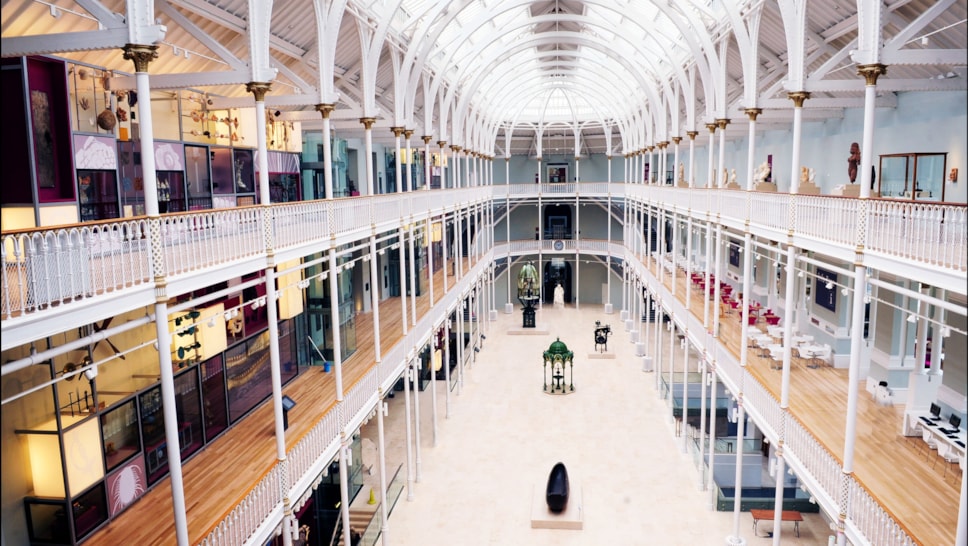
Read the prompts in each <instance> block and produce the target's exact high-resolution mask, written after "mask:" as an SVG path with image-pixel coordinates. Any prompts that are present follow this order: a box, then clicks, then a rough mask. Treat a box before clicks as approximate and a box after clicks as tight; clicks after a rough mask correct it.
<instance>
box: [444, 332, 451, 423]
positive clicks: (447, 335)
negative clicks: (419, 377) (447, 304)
mask: <svg viewBox="0 0 968 546" xmlns="http://www.w3.org/2000/svg"><path fill="white" fill-rule="evenodd" d="M450 327H451V320H450V315H447V318H446V319H444V363H443V366H444V383H445V385H444V419H450V351H451V350H452V349H451V348H450Z"/></svg>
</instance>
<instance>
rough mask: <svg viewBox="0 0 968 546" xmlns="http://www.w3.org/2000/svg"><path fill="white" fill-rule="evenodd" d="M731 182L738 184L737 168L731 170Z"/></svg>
mask: <svg viewBox="0 0 968 546" xmlns="http://www.w3.org/2000/svg"><path fill="white" fill-rule="evenodd" d="M729 183H730V184H736V183H737V182H736V169H733V170H732V171H730V172H729Z"/></svg>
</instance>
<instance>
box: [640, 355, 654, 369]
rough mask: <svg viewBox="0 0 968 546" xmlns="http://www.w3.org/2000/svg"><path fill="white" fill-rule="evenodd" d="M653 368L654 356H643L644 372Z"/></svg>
mask: <svg viewBox="0 0 968 546" xmlns="http://www.w3.org/2000/svg"><path fill="white" fill-rule="evenodd" d="M652 369H653V368H652V357H651V356H643V357H642V371H643V372H651V371H652Z"/></svg>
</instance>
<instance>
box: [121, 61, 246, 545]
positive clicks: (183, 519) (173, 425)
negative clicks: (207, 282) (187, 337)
mask: <svg viewBox="0 0 968 546" xmlns="http://www.w3.org/2000/svg"><path fill="white" fill-rule="evenodd" d="M157 57H158V46H155V45H138V44H128V45H127V46H125V47H124V58H125V59H127V60H129V61H132V62H133V63H134V66H135V84H136V86H137V88H138V93H139V94H140V95H141V96H142V97H146V98H147V97H150V96H151V85H150V83H149V76H148V64H149V63H150V62H151V61H153V60H154V59H156V58H157ZM143 110H144V112H141V114H142V116H141V138H142V140H141V149H142V150H154V148H155V139H154V128H153V125H152V116H151V109H150V108H144V109H143ZM263 134H264V133H263ZM141 162H142V163H141V166H142V172H143V173H144V195H145V213H146V214H147V215H148V217H149V219H150V229H151V233H150V236H151V241H152V245H151V246H152V248H154V249H161V248H162V244H161V223H160V221H159V219H158V183H157V181H158V179H157V175H156V173H155V154H153V153H143V154H141ZM151 258H152V261H153V263H154V266H155V267H154V273H155V279H154V282H155V286H156V288H155V291H156V293H157V294H156V296H155V335H156V336H157V338H158V365H159V367H160V369H161V398H162V402H163V403H162V414H163V416H164V422H165V441H166V442H167V445H168V450H167V451H168V473H169V476H170V477H171V500H172V511H173V512H174V516H175V539H176V541H177V542H178V545H179V546H187V545H188V544H189V541H188V518H187V516H186V511H185V486H184V481H183V480H182V464H181V444H180V442H179V439H178V414H177V412H176V411H175V374H174V371H173V370H172V361H171V351H170V350H169V348H170V347H171V333H170V332H169V331H168V296H167V294H166V286H167V281H166V280H165V260H164V256H162V255H161V253H160V252H152V255H151Z"/></svg>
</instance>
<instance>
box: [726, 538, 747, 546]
mask: <svg viewBox="0 0 968 546" xmlns="http://www.w3.org/2000/svg"><path fill="white" fill-rule="evenodd" d="M726 546H746V539H745V538H743V537H726Z"/></svg>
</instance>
